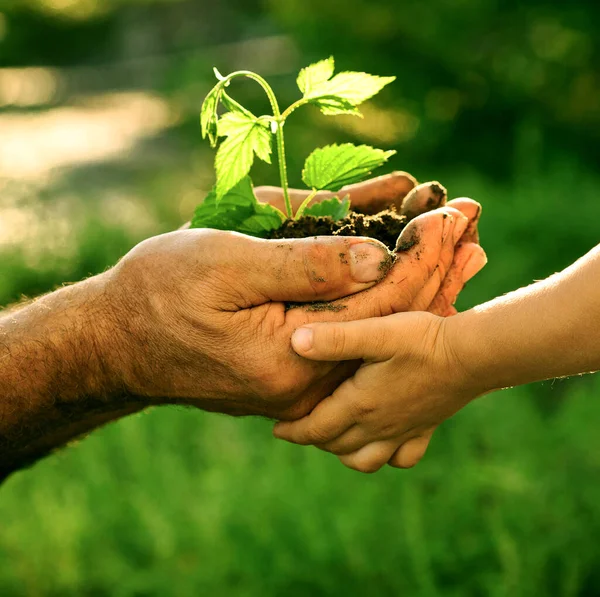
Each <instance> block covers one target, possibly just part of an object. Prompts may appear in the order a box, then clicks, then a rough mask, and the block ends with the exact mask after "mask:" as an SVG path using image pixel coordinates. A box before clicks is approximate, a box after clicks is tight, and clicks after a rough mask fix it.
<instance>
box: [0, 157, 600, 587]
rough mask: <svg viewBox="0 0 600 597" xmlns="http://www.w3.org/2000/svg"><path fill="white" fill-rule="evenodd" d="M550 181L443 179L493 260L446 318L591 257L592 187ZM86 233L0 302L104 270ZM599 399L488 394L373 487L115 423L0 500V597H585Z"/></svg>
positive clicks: (240, 425)
mask: <svg viewBox="0 0 600 597" xmlns="http://www.w3.org/2000/svg"><path fill="white" fill-rule="evenodd" d="M547 171H548V173H549V174H548V175H547V176H545V177H543V178H542V177H541V176H535V177H521V178H520V179H518V180H517V181H516V182H514V183H511V184H508V183H507V184H504V185H497V184H490V183H489V182H488V181H485V180H481V179H478V178H477V177H476V176H474V175H473V174H464V173H463V174H461V175H457V174H454V175H452V174H451V175H450V176H447V177H443V176H442V175H440V178H441V179H442V180H443V181H444V182H446V183H447V184H448V186H449V188H450V191H451V194H453V195H456V194H470V195H472V196H475V197H476V198H479V199H481V200H482V201H483V202H484V204H485V217H484V219H483V221H482V241H483V243H484V245H485V246H486V248H487V250H488V254H489V258H490V263H489V266H488V268H487V270H486V271H485V272H483V273H482V274H481V275H480V277H479V278H478V279H477V281H474V282H472V283H471V284H470V285H469V287H468V288H467V289H466V291H465V294H464V297H463V298H462V299H461V304H462V306H463V307H467V306H469V305H471V304H474V303H476V302H479V301H482V300H485V299H487V298H491V297H492V296H495V295H496V294H498V293H502V292H505V291H508V290H510V289H512V288H515V287H517V286H519V285H522V284H526V283H529V282H531V281H532V280H533V279H535V278H542V277H544V276H546V275H548V274H549V273H551V272H552V271H556V270H558V269H560V268H562V267H564V266H565V265H567V264H568V263H569V262H571V261H572V260H573V259H575V258H576V257H578V256H579V255H581V254H583V252H585V251H586V250H587V249H589V248H590V247H591V246H593V245H594V244H595V243H597V242H598V225H597V222H598V215H599V213H600V209H599V208H598V203H597V193H596V189H597V188H598V180H597V179H596V177H595V176H593V175H591V174H589V173H586V172H580V171H579V170H578V169H577V166H576V165H573V164H569V163H568V162H565V161H561V162H560V163H558V164H554V165H549V167H548V169H547ZM418 174H419V175H420V177H421V178H426V177H428V176H427V175H428V173H427V172H424V173H418ZM150 196H151V194H150ZM161 209H165V208H164V206H162V207H161ZM167 211H168V210H167ZM89 226H90V228H89V229H87V230H86V232H85V233H82V234H79V235H76V237H74V239H73V244H74V245H75V249H74V251H73V252H72V255H74V257H71V258H70V259H67V260H66V261H60V262H57V261H53V260H51V259H50V257H48V256H47V257H45V258H40V259H39V260H38V261H34V262H31V259H30V258H29V257H28V258H25V257H23V256H22V255H21V254H20V252H19V251H20V249H19V248H18V247H17V248H14V249H12V250H11V251H10V252H8V251H7V252H4V253H3V254H2V255H0V258H3V261H2V264H3V269H2V283H1V284H0V303H6V302H8V301H10V300H13V299H14V298H16V297H18V296H19V294H20V293H22V292H26V293H35V292H41V291H43V290H46V289H48V288H51V287H52V286H53V285H55V284H57V283H60V282H61V281H65V280H72V279H76V278H78V277H81V276H85V275H87V274H88V273H90V272H94V271H101V270H102V269H103V268H104V267H105V266H106V265H108V264H109V263H111V262H113V261H114V260H115V259H116V258H117V257H118V255H120V254H122V252H124V251H125V250H126V248H127V247H128V246H129V245H130V244H133V242H135V240H136V236H135V234H132V233H130V232H128V231H127V230H118V229H116V230H112V231H111V229H110V227H108V228H101V229H97V228H96V224H94V223H91V224H89ZM94 230H95V234H94V233H93V232H94ZM599 394H600V378H599V377H588V378H582V379H575V380H570V381H558V382H554V383H552V382H546V383H544V384H536V385H535V386H531V387H526V388H520V389H516V390H511V391H507V392H504V393H501V394H496V395H493V396H490V397H487V398H485V399H482V400H480V401H479V402H477V403H476V404H474V405H472V406H471V407H469V408H467V409H466V410H465V411H463V412H461V413H459V415H458V416H457V417H456V418H455V419H453V420H452V421H450V422H449V423H447V424H446V425H444V426H443V427H442V428H441V429H440V430H439V431H438V433H437V434H436V436H435V439H434V441H433V443H432V446H431V449H430V452H429V453H428V455H427V457H426V459H425V461H424V462H423V463H422V464H421V465H419V466H418V467H417V468H415V469H414V470H411V471H397V470H392V469H389V470H385V471H383V472H381V473H379V474H377V475H374V476H364V475H360V474H358V473H355V472H353V471H350V470H346V469H344V468H343V467H342V466H341V465H340V464H339V463H338V462H337V460H336V459H335V458H334V457H332V456H330V455H328V454H325V453H321V452H319V451H317V450H315V449H312V448H311V449H303V448H299V447H296V446H291V445H287V444H284V443H281V442H276V441H275V440H273V439H271V437H270V424H269V423H268V422H266V421H262V420H256V419H246V420H240V419H229V418H227V417H223V416H218V415H209V414H205V413H201V412H197V411H193V410H185V409H176V408H163V409H156V410H154V411H152V412H148V413H145V414H141V415H137V416H134V417H131V418H129V419H127V420H124V421H121V422H119V423H117V424H114V425H111V426H108V427H106V428H105V429H103V430H101V431H99V432H97V433H95V434H93V435H92V436H91V437H89V438H87V439H85V440H83V441H81V442H79V443H77V444H76V445H74V446H72V447H69V448H68V449H66V450H64V451H62V452H60V453H59V454H58V455H56V456H54V457H51V458H48V459H46V460H44V461H42V462H41V463H39V464H38V465H36V466H35V467H33V468H32V469H29V470H26V471H23V472H21V473H19V474H16V475H14V476H12V477H11V478H10V479H9V480H8V481H7V482H6V483H5V485H4V486H3V487H2V488H1V490H0V520H1V522H0V595H2V596H4V595H7V596H9V597H20V596H21V595H23V596H27V597H35V596H39V595H44V596H57V597H58V596H61V597H62V596H70V595H77V596H87V595H90V596H104V595H106V596H111V597H113V596H124V597H125V596H128V597H129V596H155V595H156V596H171V595H172V596H179V595H181V596H187V595H236V596H237V595H240V596H254V595H262V596H270V595H273V596H281V595H285V596H286V597H295V596H298V597H300V596H305V595H311V596H321V595H322V596H326V595H327V596H329V595H336V596H337V595H340V596H341V595H344V596H346V595H406V596H410V597H421V596H423V597H428V596H432V595H443V596H448V597H450V596H452V597H459V596H460V597H463V596H469V597H470V596H473V597H479V596H492V597H496V596H497V597H504V596H506V597H520V596H523V597H530V596H531V597H534V596H535V597H541V596H544V595H552V596H555V595H556V596H565V597H566V596H586V595H590V596H591V595H598V594H600V573H599V572H598V570H600V566H599V564H600V546H599V544H598V541H597V537H598V535H599V534H600V475H599V474H598V471H599V470H600V436H599V435H598V433H597V425H598V424H597V421H598V420H600V403H599V401H598V395H599Z"/></svg>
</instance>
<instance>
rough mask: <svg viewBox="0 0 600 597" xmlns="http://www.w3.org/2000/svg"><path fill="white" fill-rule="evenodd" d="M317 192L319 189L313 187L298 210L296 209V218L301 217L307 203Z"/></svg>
mask: <svg viewBox="0 0 600 597" xmlns="http://www.w3.org/2000/svg"><path fill="white" fill-rule="evenodd" d="M318 192H319V191H318V190H317V189H313V190H312V191H311V193H310V194H309V195H308V197H307V198H306V199H305V200H304V201H303V202H302V203H301V204H300V207H299V208H298V211H296V220H297V219H299V218H301V217H302V215H303V214H304V210H305V209H306V208H307V207H308V204H309V203H310V202H311V201H312V200H313V199H314V198H315V195H316V194H317V193H318Z"/></svg>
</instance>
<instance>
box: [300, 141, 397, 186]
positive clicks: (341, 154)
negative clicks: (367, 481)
mask: <svg viewBox="0 0 600 597" xmlns="http://www.w3.org/2000/svg"><path fill="white" fill-rule="evenodd" d="M395 153H396V152H395V151H394V150H391V151H384V150H382V149H375V148H373V147H369V146H368V145H358V146H357V145H352V143H344V144H342V145H327V146H326V147H321V148H319V149H315V151H313V152H312V153H311V154H310V155H309V156H308V158H307V159H306V162H305V163H304V169H303V170H302V180H303V181H304V183H305V184H306V186H308V187H310V188H313V189H319V190H324V189H326V190H329V191H339V190H340V189H341V188H342V187H343V186H345V185H347V184H352V183H355V182H358V181H360V180H362V179H363V178H364V177H365V176H367V175H368V174H370V173H371V171H372V170H374V169H375V168H378V167H379V166H381V165H382V164H384V163H385V162H386V161H387V160H388V158H389V157H391V156H392V155H394V154H395Z"/></svg>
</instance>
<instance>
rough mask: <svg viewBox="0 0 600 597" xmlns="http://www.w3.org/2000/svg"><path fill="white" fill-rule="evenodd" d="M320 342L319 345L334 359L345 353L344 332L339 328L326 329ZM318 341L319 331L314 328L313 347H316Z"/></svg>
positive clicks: (330, 327) (334, 326) (333, 326)
mask: <svg viewBox="0 0 600 597" xmlns="http://www.w3.org/2000/svg"><path fill="white" fill-rule="evenodd" d="M320 340H321V343H320V345H321V346H323V347H326V348H327V350H328V351H329V352H330V353H331V354H332V355H333V356H334V357H338V356H342V355H343V354H344V353H345V351H346V347H347V341H346V332H345V331H344V329H343V328H341V327H339V326H336V325H331V326H329V327H327V328H326V332H325V333H324V334H323V337H322V338H321V339H320ZM318 341H319V330H318V328H316V333H315V345H317V342H318Z"/></svg>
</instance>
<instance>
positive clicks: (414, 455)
mask: <svg viewBox="0 0 600 597" xmlns="http://www.w3.org/2000/svg"><path fill="white" fill-rule="evenodd" d="M446 321H450V320H445V319H443V318H441V317H437V316H435V315H431V314H429V313H420V312H419V313H416V312H415V313H400V314H397V315H390V316H388V317H381V318H374V319H363V320H361V321H353V322H349V323H322V324H313V325H309V326H304V327H301V328H299V329H297V330H296V332H295V333H294V335H293V337H292V344H293V347H294V349H295V351H296V352H297V353H298V354H300V355H301V356H303V357H306V358H308V359H312V360H318V361H341V360H353V359H364V363H363V364H362V365H361V366H360V368H359V369H358V371H357V372H356V373H355V375H354V377H352V378H350V379H348V380H347V381H345V382H344V383H343V384H342V385H341V386H339V388H338V389H337V390H335V392H334V393H333V394H332V395H331V396H330V397H328V398H325V400H323V401H322V402H321V403H319V404H318V405H317V406H316V407H315V409H314V410H313V411H312V413H311V414H310V415H307V416H306V417H304V418H302V419H299V420H298V421H293V422H284V423H277V424H276V425H275V428H274V434H275V436H276V437H278V438H281V439H285V440H287V441H290V442H294V443H297V444H304V445H307V444H314V445H316V446H317V447H319V448H321V449H322V450H326V451H329V452H332V453H333V454H337V455H338V456H339V458H340V460H341V462H342V463H343V464H345V465H346V466H348V467H350V468H353V469H356V470H358V471H362V472H366V473H370V472H375V471H377V470H379V469H380V468H381V467H382V466H383V465H384V464H386V463H387V462H389V463H390V464H391V465H392V466H396V467H399V468H408V467H411V466H414V465H415V464H416V463H417V462H418V461H419V460H420V459H421V458H422V457H423V455H424V453H425V450H426V449H427V446H428V444H429V440H430V438H431V436H432V434H433V432H434V430H435V428H436V427H437V426H438V425H439V424H440V423H442V422H443V421H444V420H445V419H447V418H449V417H451V416H452V415H453V414H454V413H456V412H457V411H458V410H460V409H461V408H462V407H463V406H465V405H466V404H467V403H468V402H469V401H470V400H471V399H473V398H475V397H476V396H477V395H480V394H481V393H483V392H484V391H483V390H482V389H480V388H477V387H476V386H475V384H474V383H473V381H472V379H471V378H470V377H469V375H468V373H467V372H466V371H465V369H464V368H463V367H462V365H461V363H460V362H459V361H458V360H457V359H456V357H455V356H454V354H453V352H452V348H451V346H449V342H448V339H447V338H446V334H445V328H446V326H445V322H446Z"/></svg>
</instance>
